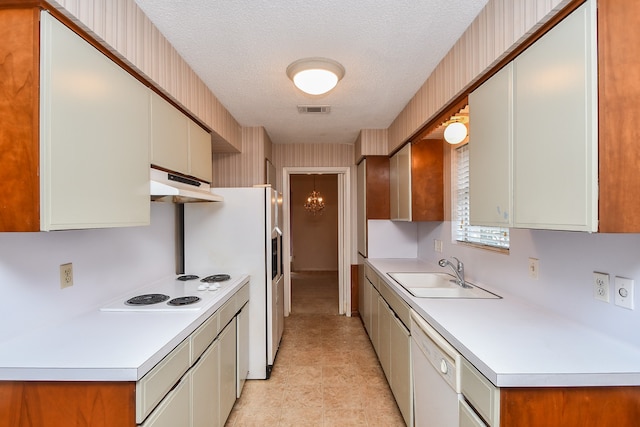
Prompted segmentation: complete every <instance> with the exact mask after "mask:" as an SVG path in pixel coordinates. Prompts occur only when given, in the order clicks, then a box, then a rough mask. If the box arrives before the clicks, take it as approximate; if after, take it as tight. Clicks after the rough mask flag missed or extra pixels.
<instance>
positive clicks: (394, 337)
mask: <svg viewBox="0 0 640 427" xmlns="http://www.w3.org/2000/svg"><path fill="white" fill-rule="evenodd" d="M365 275H366V277H365V286H364V289H365V290H368V291H367V292H368V293H370V301H372V302H371V303H370V304H371V309H370V311H371V313H370V316H371V317H370V318H371V329H370V331H369V330H368V332H369V338H370V339H371V342H372V343H373V347H374V349H375V351H376V355H377V356H378V360H379V361H380V365H381V366H382V369H383V371H384V373H385V376H386V377H387V382H388V383H389V387H390V388H391V391H392V392H393V396H394V398H395V399H396V403H397V404H398V408H399V409H400V412H401V413H402V416H403V418H404V420H405V423H406V424H407V425H408V426H413V381H412V372H411V337H410V332H409V330H408V329H407V327H406V326H405V325H404V324H403V320H402V319H406V321H407V322H408V321H409V316H410V314H409V313H410V309H409V306H408V305H407V304H406V303H405V302H404V301H403V300H402V299H401V298H400V297H398V296H397V295H396V294H395V292H394V291H393V290H392V289H391V287H390V286H389V285H387V283H386V282H385V281H384V280H383V279H382V278H381V277H380V276H378V275H377V274H376V273H375V272H374V271H373V270H372V269H371V267H369V266H368V265H365ZM374 282H375V283H376V284H377V288H376V287H374V286H373V284H372V283H374ZM368 297H369V295H366V296H365V304H366V301H367V299H368ZM365 308H367V309H368V308H369V306H367V305H365ZM368 311H369V310H367V311H365V314H364V316H365V317H364V319H367V313H368ZM365 325H366V320H365Z"/></svg>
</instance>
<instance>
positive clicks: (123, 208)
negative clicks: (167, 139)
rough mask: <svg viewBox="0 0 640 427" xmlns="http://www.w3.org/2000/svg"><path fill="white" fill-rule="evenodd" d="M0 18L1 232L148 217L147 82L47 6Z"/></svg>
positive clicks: (107, 224)
mask: <svg viewBox="0 0 640 427" xmlns="http://www.w3.org/2000/svg"><path fill="white" fill-rule="evenodd" d="M0 22H1V24H2V25H0V28H1V30H0V38H1V39H2V40H3V42H2V43H1V44H0V58H1V60H0V62H2V63H3V64H4V65H3V67H0V81H2V82H4V84H3V85H2V89H1V90H0V116H1V117H2V118H3V120H2V121H1V122H0V152H2V154H1V155H0V171H1V172H0V178H2V180H3V188H5V189H6V190H7V192H6V193H5V197H3V202H2V203H0V231H39V230H63V229H79V228H101V227H121V226H134V225H146V224H149V221H150V198H149V90H148V88H146V87H145V86H144V85H142V84H140V82H138V81H137V80H136V79H135V78H134V77H132V76H131V75H129V74H128V73H127V72H125V71H124V70H123V69H121V68H120V67H119V66H118V65H116V64H115V63H114V62H112V61H111V60H110V59H108V58H107V57H106V56H105V55H103V54H102V53H101V52H99V51H98V50H97V49H95V48H94V47H93V46H91V45H90V44H89V43H87V42H86V41H85V40H83V39H82V38H81V37H79V36H78V35H76V34H75V33H74V32H72V31H71V30H69V29H68V28H67V27H65V26H64V25H63V24H61V23H60V22H58V21H57V20H56V19H54V18H52V17H51V16H50V15H49V14H48V13H44V12H43V13H42V14H40V11H39V9H20V10H9V9H4V10H1V11H0ZM38 34H39V35H40V39H38ZM4 178H7V179H6V180H5V179H4Z"/></svg>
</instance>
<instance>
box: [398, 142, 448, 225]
mask: <svg viewBox="0 0 640 427" xmlns="http://www.w3.org/2000/svg"><path fill="white" fill-rule="evenodd" d="M389 182H390V214H391V219H392V220H395V221H442V220H444V203H443V201H444V182H443V146H442V141H441V140H430V139H424V140H421V141H418V142H415V143H412V144H407V145H405V146H404V147H403V148H402V149H401V150H400V151H398V152H397V153H396V154H394V155H393V156H392V157H391V160H390V165H389Z"/></svg>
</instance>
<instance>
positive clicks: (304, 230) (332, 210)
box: [290, 175, 338, 271]
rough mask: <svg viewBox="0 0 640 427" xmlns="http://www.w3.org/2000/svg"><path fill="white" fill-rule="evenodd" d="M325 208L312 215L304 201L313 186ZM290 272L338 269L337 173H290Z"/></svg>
mask: <svg viewBox="0 0 640 427" xmlns="http://www.w3.org/2000/svg"><path fill="white" fill-rule="evenodd" d="M314 178H315V188H316V190H317V191H319V192H320V194H321V195H322V197H323V198H324V200H325V203H326V207H325V209H324V211H323V212H322V214H319V215H312V214H310V213H308V212H307V211H306V210H305V209H304V206H303V205H304V202H305V200H306V199H307V197H308V196H309V193H311V191H312V190H313V188H314ZM290 190H291V199H290V200H291V240H292V245H291V246H292V254H291V255H292V256H293V263H292V264H291V270H292V271H338V176H337V175H292V176H291V187H290Z"/></svg>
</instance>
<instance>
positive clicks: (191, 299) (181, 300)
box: [167, 296, 200, 305]
mask: <svg viewBox="0 0 640 427" xmlns="http://www.w3.org/2000/svg"><path fill="white" fill-rule="evenodd" d="M167 298H168V297H167ZM198 301H200V297H196V296H187V297H178V298H174V299H172V300H171V301H169V302H168V303H167V304H168V305H189V304H193V303H196V302H198Z"/></svg>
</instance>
